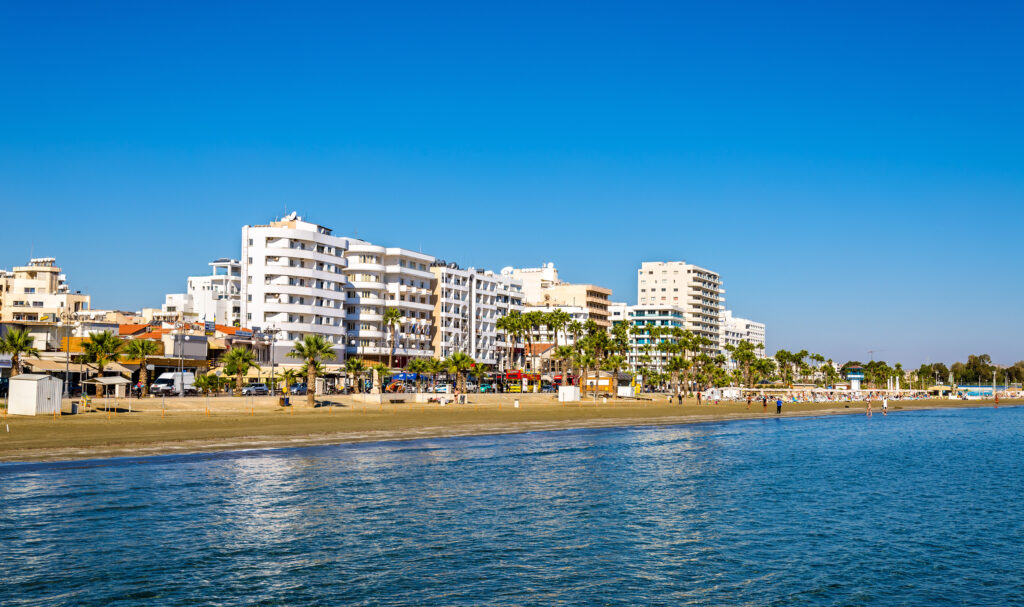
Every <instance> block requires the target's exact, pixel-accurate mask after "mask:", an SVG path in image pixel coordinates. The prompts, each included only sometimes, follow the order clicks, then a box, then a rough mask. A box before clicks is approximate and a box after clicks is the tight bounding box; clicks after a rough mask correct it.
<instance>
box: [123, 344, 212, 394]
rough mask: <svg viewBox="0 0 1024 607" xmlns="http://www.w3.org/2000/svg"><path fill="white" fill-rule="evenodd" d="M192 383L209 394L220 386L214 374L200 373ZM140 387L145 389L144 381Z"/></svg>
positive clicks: (197, 388)
mask: <svg viewBox="0 0 1024 607" xmlns="http://www.w3.org/2000/svg"><path fill="white" fill-rule="evenodd" d="M136 341H137V340H136ZM193 385H194V386H195V388H196V390H199V391H200V392H202V393H203V394H209V393H210V391H211V390H217V388H218V387H219V386H220V382H219V381H218V379H217V376H216V375H212V374H210V375H200V376H199V377H197V378H196V380H195V383H194V384H193ZM142 389H143V390H145V389H146V383H145V382H143V383H142Z"/></svg>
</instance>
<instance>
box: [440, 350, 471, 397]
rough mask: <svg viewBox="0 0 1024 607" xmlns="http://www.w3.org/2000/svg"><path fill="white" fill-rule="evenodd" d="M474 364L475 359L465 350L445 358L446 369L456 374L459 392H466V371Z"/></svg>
mask: <svg viewBox="0 0 1024 607" xmlns="http://www.w3.org/2000/svg"><path fill="white" fill-rule="evenodd" d="M473 364H474V363H473V359H472V358H470V356H469V354H466V353H465V352H455V353H454V354H452V355H451V356H449V357H448V358H446V359H445V361H444V367H445V370H446V371H447V372H448V373H452V374H454V375H455V381H456V389H457V390H458V391H459V392H462V393H465V392H466V372H467V371H468V370H469V369H471V368H472V367H473Z"/></svg>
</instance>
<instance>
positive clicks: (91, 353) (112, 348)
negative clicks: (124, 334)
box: [82, 331, 125, 377]
mask: <svg viewBox="0 0 1024 607" xmlns="http://www.w3.org/2000/svg"><path fill="white" fill-rule="evenodd" d="M124 343H125V342H123V341H121V340H120V339H118V337H117V336H116V335H114V334H113V333H111V332H110V331H100V332H98V333H90V334H89V337H88V338H87V339H86V340H85V341H83V342H82V351H83V352H84V354H83V355H82V359H83V360H85V362H89V363H93V364H95V365H96V368H97V369H99V374H100V377H102V376H103V369H104V368H106V366H107V365H109V364H110V363H114V362H117V361H118V360H120V359H121V348H123V347H124Z"/></svg>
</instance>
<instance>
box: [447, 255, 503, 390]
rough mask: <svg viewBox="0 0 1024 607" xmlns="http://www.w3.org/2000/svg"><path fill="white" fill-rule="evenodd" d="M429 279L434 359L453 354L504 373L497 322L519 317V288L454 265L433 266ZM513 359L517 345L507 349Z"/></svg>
mask: <svg viewBox="0 0 1024 607" xmlns="http://www.w3.org/2000/svg"><path fill="white" fill-rule="evenodd" d="M431 272H433V274H434V324H433V333H432V337H431V344H432V346H433V350H434V356H436V357H438V358H447V357H449V356H451V355H452V354H454V353H456V352H463V353H466V354H468V355H469V356H470V357H472V358H473V360H475V361H476V362H478V363H482V364H486V365H492V366H496V367H498V368H500V369H503V370H504V369H506V368H509V366H510V361H508V360H507V359H508V357H509V345H510V342H509V341H508V340H509V339H510V338H509V337H508V336H507V335H505V334H504V332H503V331H499V330H498V329H497V326H496V325H497V322H498V319H499V318H501V317H503V316H506V315H507V314H509V313H510V312H512V311H522V310H523V303H522V283H521V281H519V280H517V279H514V278H512V277H510V276H508V275H502V274H495V273H494V272H491V271H489V270H479V269H476V268H467V269H462V268H460V267H459V266H458V265H457V264H454V263H445V262H443V261H442V262H437V263H435V264H434V265H433V267H431ZM511 345H512V351H513V356H514V352H515V349H516V347H517V345H518V344H511Z"/></svg>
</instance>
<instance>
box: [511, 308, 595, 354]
mask: <svg viewBox="0 0 1024 607" xmlns="http://www.w3.org/2000/svg"><path fill="white" fill-rule="evenodd" d="M555 310H561V311H562V312H565V313H566V314H568V315H569V322H570V323H572V322H578V323H580V324H581V325H583V324H586V322H587V321H588V320H590V312H589V311H588V310H587V308H585V307H583V306H527V307H526V308H525V309H524V310H523V311H524V312H543V313H544V314H547V313H549V312H553V311H555ZM531 339H532V340H533V343H535V344H555V345H556V346H569V345H572V344H573V343H574V341H575V339H574V338H573V336H572V334H571V333H569V328H568V325H567V326H566V327H563V328H562V330H560V331H559V332H558V335H557V336H556V335H555V334H554V333H553V332H552V331H551V328H550V327H548V326H547V325H541V326H540V327H537V328H536V329H534V330H533V335H532V336H531Z"/></svg>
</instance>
